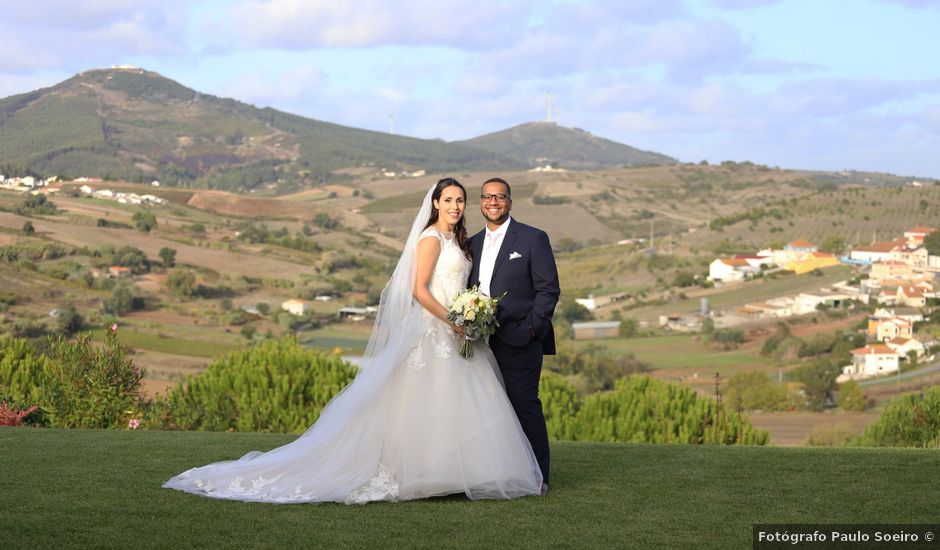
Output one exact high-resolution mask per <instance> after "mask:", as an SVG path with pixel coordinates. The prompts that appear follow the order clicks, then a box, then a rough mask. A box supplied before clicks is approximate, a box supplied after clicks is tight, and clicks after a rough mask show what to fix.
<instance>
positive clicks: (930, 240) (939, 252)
mask: <svg viewBox="0 0 940 550" xmlns="http://www.w3.org/2000/svg"><path fill="white" fill-rule="evenodd" d="M924 246H926V247H927V253H928V254H930V255H931V256H940V231H934V232H933V233H930V234H928V235H927V237H925V238H924Z"/></svg>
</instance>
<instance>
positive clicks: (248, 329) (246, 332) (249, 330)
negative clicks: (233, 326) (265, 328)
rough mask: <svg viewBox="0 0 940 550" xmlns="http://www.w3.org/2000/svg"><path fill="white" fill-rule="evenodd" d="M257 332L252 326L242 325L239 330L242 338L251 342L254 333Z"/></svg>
mask: <svg viewBox="0 0 940 550" xmlns="http://www.w3.org/2000/svg"><path fill="white" fill-rule="evenodd" d="M257 332H258V329H257V328H256V327H255V326H254V325H243V326H242V329H241V333H242V336H244V337H245V340H249V341H250V340H251V339H253V338H254V337H255V333H257Z"/></svg>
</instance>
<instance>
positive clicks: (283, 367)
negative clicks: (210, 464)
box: [155, 338, 356, 433]
mask: <svg viewBox="0 0 940 550" xmlns="http://www.w3.org/2000/svg"><path fill="white" fill-rule="evenodd" d="M355 372H356V370H355V368H354V367H352V366H351V365H350V364H349V363H347V362H345V361H343V360H342V359H341V358H340V357H339V355H335V354H327V353H324V352H321V351H316V350H310V349H307V348H304V347H303V346H301V345H300V344H299V343H298V342H297V340H296V339H295V338H287V339H281V340H269V341H265V342H263V343H261V344H259V345H257V346H255V347H253V348H251V349H249V350H244V351H237V352H233V353H230V354H228V355H226V356H224V357H221V358H218V359H216V360H214V361H213V362H212V363H211V364H210V365H209V367H208V368H207V369H206V370H205V371H203V372H201V373H199V374H198V375H196V376H193V377H189V378H187V379H186V380H184V381H183V382H180V383H179V384H177V385H176V386H174V387H172V388H170V389H169V390H168V392H167V396H166V397H165V398H161V400H160V401H159V402H158V403H156V405H155V409H156V410H158V411H159V412H160V414H162V415H163V417H164V422H165V424H166V426H167V427H168V428H175V429H184V430H210V431H213V430H215V431H224V430H230V429H232V430H238V431H264V432H293V433H299V432H301V431H303V430H306V429H307V428H309V427H310V426H311V425H312V424H313V423H314V422H315V421H316V420H317V418H318V417H319V416H320V411H321V410H322V409H323V407H324V406H325V405H326V404H327V403H328V402H329V400H330V399H332V398H333V396H334V395H336V394H337V393H338V392H339V391H340V390H341V389H342V388H343V387H344V386H346V384H348V383H349V382H350V381H352V379H353V378H354V377H355Z"/></svg>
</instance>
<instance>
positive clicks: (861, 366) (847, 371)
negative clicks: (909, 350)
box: [836, 344, 900, 383]
mask: <svg viewBox="0 0 940 550" xmlns="http://www.w3.org/2000/svg"><path fill="white" fill-rule="evenodd" d="M899 359H900V356H899V355H898V353H897V352H896V351H894V350H893V349H891V348H890V347H888V346H887V345H886V344H870V345H868V346H865V347H863V348H858V349H855V350H852V364H851V365H846V366H844V367H842V374H840V375H839V377H838V378H836V382H839V383H842V382H845V381H848V380H859V379H861V378H870V377H872V376H880V375H884V374H890V373H892V372H897V371H898V360H899Z"/></svg>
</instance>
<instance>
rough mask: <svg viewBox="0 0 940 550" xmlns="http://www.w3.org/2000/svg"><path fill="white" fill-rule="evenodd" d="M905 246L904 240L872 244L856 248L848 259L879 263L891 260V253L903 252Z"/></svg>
mask: <svg viewBox="0 0 940 550" xmlns="http://www.w3.org/2000/svg"><path fill="white" fill-rule="evenodd" d="M906 244H907V241H906V240H905V239H898V240H895V241H885V242H877V243H872V244H870V245H868V246H858V247H855V248H853V249H852V251H851V252H849V258H851V259H853V260H860V261H864V262H872V263H874V262H880V261H884V260H890V259H891V253H892V252H894V251H896V250H903V248H904V246H905V245H906Z"/></svg>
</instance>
